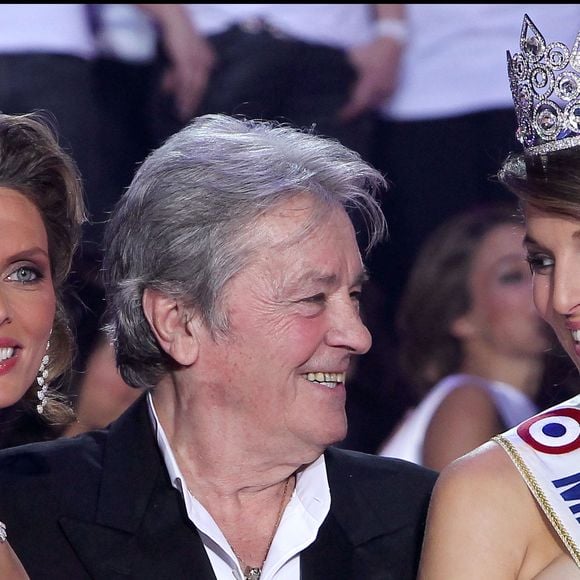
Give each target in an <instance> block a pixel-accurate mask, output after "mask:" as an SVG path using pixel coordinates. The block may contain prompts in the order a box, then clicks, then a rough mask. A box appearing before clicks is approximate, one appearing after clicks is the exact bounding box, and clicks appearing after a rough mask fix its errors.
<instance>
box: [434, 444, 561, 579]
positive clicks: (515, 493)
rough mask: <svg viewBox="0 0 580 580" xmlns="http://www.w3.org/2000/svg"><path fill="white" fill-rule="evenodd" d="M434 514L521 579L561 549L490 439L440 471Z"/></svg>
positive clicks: (516, 474)
mask: <svg viewBox="0 0 580 580" xmlns="http://www.w3.org/2000/svg"><path fill="white" fill-rule="evenodd" d="M433 504H434V510H438V511H439V512H440V513H441V515H442V516H443V514H444V516H445V517H446V518H450V519H451V520H456V523H455V524H453V526H455V531H457V529H460V530H462V532H463V533H469V530H472V532H471V533H473V535H474V536H478V540H477V543H481V545H487V546H488V548H489V549H491V550H495V551H496V552H497V553H498V554H502V555H503V557H504V558H505V562H506V567H507V563H508V562H509V567H510V568H512V569H516V568H517V569H519V570H520V575H519V576H518V577H521V578H534V577H535V576H536V574H538V572H539V571H540V570H542V569H544V568H545V567H546V566H547V565H548V564H550V563H551V562H552V561H553V560H555V559H556V558H558V557H559V556H562V555H563V554H564V553H565V549H564V547H563V545H562V544H561V543H560V541H559V540H558V539H557V536H556V534H555V532H554V530H553V529H552V527H551V525H550V524H549V523H548V521H547V519H546V518H545V516H544V515H543V513H542V510H541V508H540V507H539V506H538V504H537V502H536V501H535V499H534V497H533V495H532V494H531V492H530V491H529V489H528V487H527V485H526V483H525V481H524V480H523V478H522V477H521V475H520V473H519V471H518V469H517V468H516V466H515V465H514V464H513V462H512V460H511V459H510V457H509V456H508V454H507V453H506V452H505V451H504V450H503V449H502V448H501V446H500V445H498V444H497V443H495V442H493V441H490V442H488V443H485V444H484V445H482V446H480V447H478V448H477V449H475V450H474V451H472V452H470V453H468V454H466V455H465V456H463V457H461V458H459V459H457V460H455V461H453V462H452V463H451V464H450V465H449V466H448V467H446V468H445V469H444V470H443V471H442V473H441V475H440V477H439V479H438V481H437V483H436V485H435V490H434V494H433Z"/></svg>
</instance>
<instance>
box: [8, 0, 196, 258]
mask: <svg viewBox="0 0 580 580" xmlns="http://www.w3.org/2000/svg"><path fill="white" fill-rule="evenodd" d="M131 6H133V7H138V8H135V9H137V10H140V11H141V12H142V16H143V18H149V19H151V21H152V26H153V27H154V30H155V32H156V34H157V38H158V40H157V42H158V43H159V45H160V46H161V47H163V51H164V57H165V61H164V62H165V64H164V70H163V77H162V82H163V86H164V89H165V90H166V91H168V92H171V93H172V94H173V95H174V102H175V103H176V104H177V105H176V106H177V113H178V114H179V115H181V117H182V118H189V116H190V115H191V114H192V113H193V108H194V106H195V103H192V98H193V96H194V95H195V94H196V93H195V90H194V87H195V84H196V80H197V70H196V66H197V61H196V60H195V58H194V57H193V56H192V55H195V53H196V51H197V45H193V40H194V36H193V33H192V31H191V26H190V23H189V20H188V18H187V17H186V16H185V12H184V8H183V6H182V5H180V4H167V5H162V4H150V5H148V4H135V5H131ZM98 7H99V5H96V4H2V5H0V79H1V82H0V111H1V112H3V113H12V114H18V113H28V112H32V111H36V110H46V111H49V112H50V113H51V114H52V115H53V116H54V118H55V119H56V122H55V127H56V130H57V132H58V135H59V141H60V143H61V145H62V147H63V148H64V149H65V150H66V151H67V152H68V153H69V154H70V155H71V156H72V157H73V159H74V160H75V162H76V163H77V165H78V167H79V170H80V175H81V178H82V181H83V185H84V189H85V193H86V200H87V209H88V217H89V221H88V222H86V223H85V226H84V232H83V251H84V252H86V253H87V254H88V255H90V256H91V257H92V258H93V259H97V258H98V257H99V255H100V251H101V248H100V242H101V237H102V231H103V225H104V222H105V221H106V220H107V219H108V216H109V213H110V211H111V209H112V207H113V205H114V203H115V201H116V200H117V199H118V198H119V197H120V195H121V193H122V189H121V188H120V187H118V185H117V182H116V181H115V179H114V178H113V177H114V175H111V173H110V169H109V161H110V160H111V158H113V164H112V165H113V168H115V167H116V164H117V161H116V159H115V155H116V153H117V148H123V147H125V146H126V147H127V148H129V144H128V143H119V138H120V137H121V136H120V135H119V134H118V132H115V131H114V130H111V127H112V125H111V124H110V123H107V122H106V121H107V118H108V117H107V109H106V108H104V107H103V100H102V98H101V97H100V91H99V89H100V86H99V83H98V82H97V77H96V75H95V62H96V57H97V55H98V54H99V46H98V44H97V36H96V31H97V30H98V26H99V22H100V16H99V9H98ZM126 38H127V40H125V45H126V44H130V43H131V39H130V38H129V37H126ZM113 80H114V76H113V75H112V74H111V76H110V78H109V82H111V83H112V82H113ZM123 81H124V82H123V83H122V84H121V83H118V84H116V87H115V88H116V89H117V98H118V99H119V100H120V101H122V100H124V99H125V98H126V95H127V94H132V95H135V94H136V93H140V92H141V91H142V90H143V87H142V86H138V85H137V84H136V83H135V82H134V81H135V78H134V77H131V76H129V75H127V76H126V77H125V78H124V79H123ZM107 94H108V93H107ZM123 140H124V139H123ZM140 160H141V159H139V161H140Z"/></svg>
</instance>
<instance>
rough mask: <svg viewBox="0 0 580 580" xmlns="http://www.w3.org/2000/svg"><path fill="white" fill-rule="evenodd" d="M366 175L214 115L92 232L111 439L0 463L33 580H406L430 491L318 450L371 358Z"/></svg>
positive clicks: (141, 174)
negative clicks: (102, 288)
mask: <svg viewBox="0 0 580 580" xmlns="http://www.w3.org/2000/svg"><path fill="white" fill-rule="evenodd" d="M383 185H384V182H383V178H382V177H381V175H380V174H379V173H378V172H377V171H376V170H374V169H373V168H372V167H370V166H369V165H368V164H366V163H365V162H363V161H362V160H361V159H360V157H359V156H358V155H357V154H356V153H353V152H352V151H350V150H348V149H346V148H345V147H343V146H342V145H340V144H338V143H337V142H335V141H332V140H327V139H324V138H322V137H317V136H314V135H311V134H308V133H305V132H302V131H298V130H296V129H292V128H290V127H284V126H276V125H274V124H269V123H266V122H257V121H242V120H238V119H234V118H231V117H227V116H223V115H209V116H204V117H200V118H198V119H197V120H196V121H194V122H193V123H192V124H191V125H190V126H188V127H186V128H185V129H183V130H182V131H181V132H179V133H177V134H176V135H174V136H173V137H172V138H170V139H169V140H168V141H167V143H166V144H165V145H163V146H162V147H161V148H159V149H158V150H157V151H155V152H153V153H152V154H151V155H150V156H149V157H148V158H147V159H146V160H145V162H144V163H143V165H142V166H141V168H140V169H139V171H138V172H137V174H136V176H135V178H134V180H133V182H132V184H131V186H130V188H129V190H128V191H127V193H126V194H125V196H124V197H123V198H122V200H121V201H120V203H119V205H118V206H117V208H116V211H115V213H114V215H113V217H112V219H111V222H110V224H109V226H108V232H107V236H106V242H107V243H106V248H107V256H106V259H105V265H104V272H105V278H106V286H107V292H108V306H109V312H110V316H111V322H110V331H111V333H112V337H113V340H114V344H115V349H116V355H117V363H118V365H119V367H120V370H121V373H122V375H123V378H124V379H125V381H126V382H128V383H129V384H130V385H132V386H134V387H136V388H141V389H144V390H145V391H146V394H144V395H143V397H141V398H140V399H139V400H138V401H137V402H136V403H135V404H134V405H133V406H132V407H131V408H130V409H129V410H128V411H127V412H126V413H125V414H124V415H122V416H121V418H120V419H118V420H117V421H116V422H114V423H113V424H112V425H111V426H110V427H109V428H108V429H106V430H104V431H98V432H93V433H89V434H86V435H83V436H80V437H78V438H76V439H72V440H66V441H65V440H63V441H57V442H53V443H43V444H36V445H33V446H28V447H21V448H19V449H16V450H13V451H4V452H2V454H0V515H1V516H2V518H3V520H4V521H6V523H7V525H8V531H9V534H10V539H11V542H12V545H13V546H14V548H15V550H16V552H17V553H18V554H19V556H20V557H21V559H22V561H23V563H24V565H25V567H26V569H27V570H28V572H29V573H30V574H31V577H32V578H51V579H52V578H63V579H64V578H66V579H67V580H71V579H73V578H74V580H82V579H84V578H98V579H103V580H105V579H106V580H111V579H113V578H139V579H140V580H142V579H155V580H159V579H172V580H175V579H186V578H190V579H201V580H204V579H208V580H209V579H218V580H226V579H227V580H231V579H232V578H236V579H238V580H243V579H245V580H257V579H261V580H270V579H272V580H273V579H275V580H298V579H301V580H341V579H343V580H352V579H353V578H364V579H365V580H372V579H377V580H378V579H385V580H386V579H389V578H390V579H393V580H395V579H396V580H404V579H409V580H410V579H412V578H415V575H416V568H417V563H418V557H419V550H420V545H421V541H422V535H423V526H424V516H425V510H426V506H427V502H428V499H429V496H430V493H431V489H432V486H433V483H434V479H435V475H434V473H433V472H431V471H428V470H425V469H423V468H420V467H418V466H415V465H413V464H409V463H404V462H401V461H396V460H390V459H386V458H379V457H374V456H368V455H364V454H359V453H355V452H348V451H342V450H338V449H334V448H332V447H331V446H332V444H333V443H335V442H337V441H340V440H341V439H342V438H344V436H345V434H346V429H347V424H346V418H345V396H346V390H345V376H346V374H347V370H348V367H349V363H350V361H351V359H352V357H354V356H356V355H360V354H363V353H364V352H366V351H367V350H368V348H369V346H370V343H371V338H370V335H369V333H368V331H367V329H366V328H365V326H364V325H363V324H362V322H361V319H360V316H359V300H360V294H361V290H362V287H363V283H364V280H365V269H364V266H363V263H362V260H361V256H360V253H359V250H358V247H357V241H356V235H355V231H354V228H353V226H352V223H351V221H350V217H349V212H351V211H359V212H362V215H363V216H365V221H364V223H366V224H367V225H368V233H367V237H368V239H369V240H370V241H371V243H372V242H374V241H376V240H377V239H379V238H380V236H381V235H382V234H383V233H384V229H385V224H384V218H383V216H382V213H381V211H380V208H379V205H378V203H377V202H376V200H375V196H374V194H375V192H377V191H378V190H379V188H380V187H382V186H383Z"/></svg>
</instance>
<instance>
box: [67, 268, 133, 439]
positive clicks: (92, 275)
mask: <svg viewBox="0 0 580 580" xmlns="http://www.w3.org/2000/svg"><path fill="white" fill-rule="evenodd" d="M68 285H69V287H70V289H71V292H70V294H71V297H70V300H69V305H68V306H69V310H70V312H71V315H72V318H73V322H74V328H75V344H76V352H75V358H74V361H73V368H72V373H71V379H70V381H69V382H68V384H67V388H66V395H67V398H68V399H69V400H70V401H71V403H72V406H73V409H74V411H75V420H74V421H72V422H71V423H69V424H68V425H67V427H66V429H65V430H64V431H63V433H62V435H64V436H67V437H71V436H74V435H78V434H79V433H83V432H85V431H90V430H92V429H101V428H103V427H106V426H107V425H108V424H109V423H111V422H112V421H114V420H115V419H116V418H117V417H118V416H119V415H120V414H121V413H122V412H123V411H125V410H126V409H127V407H129V405H130V404H131V403H132V402H134V401H135V399H137V397H138V396H139V392H138V391H137V390H136V389H133V388H131V387H129V386H128V385H127V384H126V383H125V381H123V379H122V377H121V375H120V373H119V371H118V369H117V365H116V362H115V355H114V350H113V345H112V344H111V342H110V340H109V339H108V337H107V335H106V333H105V331H104V330H103V325H104V323H103V314H104V311H105V290H104V288H103V285H102V281H101V279H100V271H99V268H98V267H95V266H94V265H93V266H92V267H91V265H90V264H86V263H82V261H81V260H79V259H77V260H76V262H75V268H74V270H73V272H72V273H71V275H70V276H69V280H68ZM78 296H82V301H81V300H79V299H78Z"/></svg>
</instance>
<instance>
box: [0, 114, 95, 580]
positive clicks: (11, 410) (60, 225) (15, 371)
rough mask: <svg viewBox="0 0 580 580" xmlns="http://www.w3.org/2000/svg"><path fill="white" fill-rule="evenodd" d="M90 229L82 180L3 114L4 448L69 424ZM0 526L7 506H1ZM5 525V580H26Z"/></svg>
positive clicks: (0, 321)
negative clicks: (70, 297)
mask: <svg viewBox="0 0 580 580" xmlns="http://www.w3.org/2000/svg"><path fill="white" fill-rule="evenodd" d="M83 219H84V207H83V202H82V193H81V186H80V177H79V174H78V171H77V169H76V166H75V164H74V163H73V162H72V160H71V159H70V157H69V156H68V155H67V154H65V153H64V151H63V150H62V149H61V148H60V147H59V146H58V144H57V141H56V140H55V137H54V134H53V131H52V129H51V128H50V126H49V125H48V124H47V123H46V122H45V121H44V120H43V119H42V117H40V116H39V115H36V114H29V115H20V116H11V115H3V114H0V447H8V446H11V445H16V444H21V443H25V442H27V441H32V440H39V439H49V438H53V437H55V436H57V435H58V434H59V433H60V431H61V429H62V428H63V425H65V424H67V423H68V422H69V421H70V420H71V418H72V417H71V410H70V407H69V406H68V405H67V404H66V403H65V402H64V400H63V399H62V398H61V397H60V396H59V395H58V394H57V393H56V392H55V390H54V385H55V384H56V383H57V382H58V379H59V377H61V376H62V375H63V373H64V372H65V371H66V369H67V367H68V365H69V362H70V358H71V333H70V329H69V325H68V322H67V318H66V316H65V313H64V308H63V303H62V300H63V296H62V290H63V283H64V281H65V279H66V278H67V275H68V272H69V269H70V266H71V260H72V256H73V253H74V250H75V247H76V245H77V242H78V239H79V235H80V225H81V223H82V220H83ZM0 519H2V498H0ZM7 532H8V533H9V530H7V529H6V526H5V525H4V524H3V523H0V578H10V580H21V579H26V578H28V575H27V574H26V572H25V571H24V569H23V567H22V565H21V564H20V562H19V560H18V558H17V557H16V555H15V554H14V552H13V551H12V549H11V547H10V545H9V543H8V541H7Z"/></svg>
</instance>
